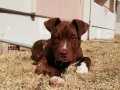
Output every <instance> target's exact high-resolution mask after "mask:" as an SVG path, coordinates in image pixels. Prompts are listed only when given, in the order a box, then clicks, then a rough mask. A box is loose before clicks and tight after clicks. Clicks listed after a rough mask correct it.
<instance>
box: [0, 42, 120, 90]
mask: <svg viewBox="0 0 120 90" xmlns="http://www.w3.org/2000/svg"><path fill="white" fill-rule="evenodd" d="M82 48H83V52H84V56H89V57H90V58H91V60H92V66H91V71H90V72H89V73H88V74H87V75H79V74H77V73H76V72H75V67H74V66H70V67H69V68H68V70H67V71H66V73H65V74H63V77H64V79H65V81H66V83H65V85H64V86H63V87H59V88H53V87H50V86H49V77H48V76H44V75H39V76H38V75H36V74H34V66H33V65H32V60H31V59H30V55H31V52H30V51H21V52H18V51H16V52H10V53H8V54H3V55H0V90H120V43H119V42H109V43H106V42H93V41H86V42H83V43H82Z"/></svg>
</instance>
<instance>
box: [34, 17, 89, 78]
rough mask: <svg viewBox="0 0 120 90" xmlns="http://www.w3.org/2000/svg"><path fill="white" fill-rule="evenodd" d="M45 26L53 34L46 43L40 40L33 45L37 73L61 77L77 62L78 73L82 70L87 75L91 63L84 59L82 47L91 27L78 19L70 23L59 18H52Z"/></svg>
mask: <svg viewBox="0 0 120 90" xmlns="http://www.w3.org/2000/svg"><path fill="white" fill-rule="evenodd" d="M44 24H45V26H46V28H47V30H49V31H50V33H51V39H50V40H48V41H46V42H43V41H41V40H40V41H37V42H36V43H35V44H34V45H33V48H32V59H33V60H35V61H36V62H37V63H38V64H37V68H36V73H38V74H40V73H46V74H49V75H52V76H54V75H60V73H62V72H64V71H65V69H66V68H67V67H68V66H69V65H70V64H72V63H75V62H77V61H78V63H77V64H76V65H77V67H78V66H79V67H80V68H78V72H79V69H81V68H82V69H81V70H82V71H80V72H83V73H84V71H85V73H86V72H87V70H88V69H89V66H90V63H91V61H90V59H89V58H87V57H85V58H84V57H83V53H82V49H81V47H80V45H81V36H82V35H83V34H84V33H85V32H86V31H87V30H88V28H89V25H88V24H87V23H85V22H83V21H81V20H78V19H74V20H72V21H71V22H69V21H61V20H60V19H59V18H52V19H50V20H48V21H46V22H45V23H44ZM46 43H47V44H46ZM43 47H44V48H43ZM84 68H85V69H84Z"/></svg>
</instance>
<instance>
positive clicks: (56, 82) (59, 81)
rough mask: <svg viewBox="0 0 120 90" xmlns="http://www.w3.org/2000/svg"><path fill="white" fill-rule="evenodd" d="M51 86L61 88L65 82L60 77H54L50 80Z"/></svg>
mask: <svg viewBox="0 0 120 90" xmlns="http://www.w3.org/2000/svg"><path fill="white" fill-rule="evenodd" d="M49 83H50V85H51V86H53V87H60V86H63V85H64V83H65V80H64V79H63V78H61V77H58V76H53V77H51V78H50V82H49Z"/></svg>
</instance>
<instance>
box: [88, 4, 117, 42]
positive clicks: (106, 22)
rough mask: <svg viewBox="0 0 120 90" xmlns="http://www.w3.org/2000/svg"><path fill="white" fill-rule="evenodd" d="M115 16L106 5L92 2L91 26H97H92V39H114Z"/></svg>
mask: <svg viewBox="0 0 120 90" xmlns="http://www.w3.org/2000/svg"><path fill="white" fill-rule="evenodd" d="M115 18H116V15H115V13H112V12H110V11H109V10H108V9H107V8H105V7H104V6H100V5H98V4H96V3H95V2H92V8H91V26H97V27H91V28H90V39H107V40H108V39H109V40H110V39H113V38H114V32H115ZM98 27H103V28H106V29H103V28H98ZM107 28H108V29H107ZM109 29H110V30H109Z"/></svg>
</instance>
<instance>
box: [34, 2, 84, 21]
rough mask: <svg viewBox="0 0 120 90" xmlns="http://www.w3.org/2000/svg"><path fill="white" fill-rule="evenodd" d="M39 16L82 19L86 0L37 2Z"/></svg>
mask: <svg viewBox="0 0 120 90" xmlns="http://www.w3.org/2000/svg"><path fill="white" fill-rule="evenodd" d="M36 3H37V11H36V13H37V14H39V15H45V16H50V17H61V18H64V19H73V18H82V17H83V4H84V0H52V1H51V2H50V0H37V2H36Z"/></svg>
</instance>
